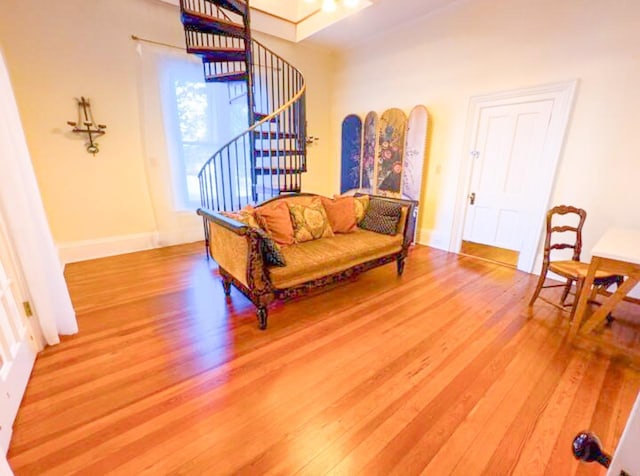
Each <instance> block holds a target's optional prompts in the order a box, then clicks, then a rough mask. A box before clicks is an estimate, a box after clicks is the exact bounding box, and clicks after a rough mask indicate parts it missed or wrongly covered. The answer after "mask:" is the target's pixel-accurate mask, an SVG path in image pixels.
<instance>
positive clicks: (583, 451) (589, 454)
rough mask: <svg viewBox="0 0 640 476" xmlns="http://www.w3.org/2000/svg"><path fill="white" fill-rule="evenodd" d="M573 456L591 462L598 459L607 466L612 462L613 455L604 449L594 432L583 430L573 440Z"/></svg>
mask: <svg viewBox="0 0 640 476" xmlns="http://www.w3.org/2000/svg"><path fill="white" fill-rule="evenodd" d="M572 449H573V456H575V457H576V459H579V460H581V461H585V462H587V463H590V462H592V461H597V462H598V463H600V464H601V465H602V466H604V467H605V468H608V467H609V464H611V456H610V455H608V454H607V453H605V452H604V451H602V447H601V445H600V440H599V439H598V437H597V436H596V435H594V434H593V433H589V432H587V431H583V432H581V433H578V434H577V435H576V437H575V438H574V440H573V445H572Z"/></svg>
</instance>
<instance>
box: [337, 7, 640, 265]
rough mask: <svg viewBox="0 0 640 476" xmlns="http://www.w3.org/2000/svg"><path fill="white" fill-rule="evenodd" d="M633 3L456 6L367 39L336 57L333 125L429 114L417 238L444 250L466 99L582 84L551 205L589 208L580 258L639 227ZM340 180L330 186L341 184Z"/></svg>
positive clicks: (639, 33) (637, 28)
mask: <svg viewBox="0 0 640 476" xmlns="http://www.w3.org/2000/svg"><path fill="white" fill-rule="evenodd" d="M639 44H640V2H637V1H629V0H589V1H584V0H563V1H561V2H559V1H557V0H537V1H535V2H531V1H530V0H508V1H507V0H461V1H458V2H454V3H452V4H451V5H449V6H448V7H446V8H443V9H441V10H438V11H436V12H435V13H433V14H431V15H427V16H424V17H421V18H418V19H415V20H413V21H412V22H410V23H407V24H402V25H398V26H397V27H396V28H395V29H394V30H393V31H392V32H389V33H385V34H381V35H380V36H378V37H375V38H370V39H367V41H363V42H362V43H360V44H359V45H357V46H355V47H353V48H352V49H350V50H348V51H345V52H343V54H342V55H341V58H340V61H339V66H338V72H337V76H336V91H335V94H334V101H333V104H334V108H333V123H332V129H333V131H334V137H335V138H336V140H335V141H334V144H333V146H334V150H335V151H336V152H335V155H336V156H337V153H338V152H337V151H339V142H338V139H337V138H338V137H339V131H340V122H341V121H342V119H343V118H344V116H346V115H347V114H349V113H360V114H361V115H364V114H366V113H367V111H369V110H375V111H378V112H382V111H384V110H385V109H387V108H390V107H400V108H402V109H404V110H405V111H407V112H408V111H409V110H410V109H411V108H412V107H413V106H414V105H416V104H424V105H426V106H427V107H428V109H429V111H430V115H431V117H430V119H431V127H432V134H431V144H430V147H429V159H430V165H429V170H428V175H427V176H428V183H427V187H426V191H425V192H424V193H423V196H422V200H421V202H422V204H423V206H422V207H421V213H420V217H419V228H420V230H421V233H420V239H421V241H422V242H426V243H429V244H431V245H433V246H437V247H442V248H447V247H448V246H449V239H450V234H451V227H452V220H453V214H454V207H455V194H456V190H457V185H458V177H459V167H460V162H461V158H462V157H463V154H465V153H467V152H468V151H464V150H462V148H463V145H462V143H463V138H464V133H465V121H466V115H467V109H468V105H469V98H470V97H471V96H474V95H479V94H485V93H492V92H499V91H505V90H510V89H516V88H521V87H527V86H536V85H541V84H547V83H553V82H559V81H565V80H571V79H579V85H578V93H577V97H576V105H575V109H574V114H573V117H572V120H571V123H570V126H569V130H568V137H567V141H566V146H565V149H564V152H563V154H562V157H561V161H560V166H559V170H558V176H557V180H556V184H555V187H554V191H553V194H552V200H551V203H550V205H555V204H561V203H566V204H573V205H576V206H579V207H582V208H585V209H586V210H587V211H588V218H587V223H586V226H585V230H584V238H585V246H584V250H585V253H584V256H583V259H588V258H589V250H590V249H591V248H592V246H593V245H594V243H595V241H597V239H598V238H599V237H600V236H601V234H602V233H603V232H604V231H605V229H606V228H607V227H609V226H621V227H635V228H640V207H639V206H638V203H640V184H639V183H638V179H639V178H640V159H639V158H638V152H637V151H638V150H640V134H638V133H637V132H636V131H635V129H636V126H637V122H638V121H637V114H638V111H640V94H638V93H637V88H638V84H640V56H639V51H640V50H639V49H638V45H639ZM337 174H338V172H337V171H336V176H335V177H334V182H335V183H336V184H337V183H338V177H337Z"/></svg>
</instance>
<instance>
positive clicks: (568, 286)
mask: <svg viewBox="0 0 640 476" xmlns="http://www.w3.org/2000/svg"><path fill="white" fill-rule="evenodd" d="M571 286H573V279H567V284H565V286H564V291H562V299H561V300H560V303H561V304H562V305H563V306H564V304H565V303H566V302H567V297H569V292H570V291H571Z"/></svg>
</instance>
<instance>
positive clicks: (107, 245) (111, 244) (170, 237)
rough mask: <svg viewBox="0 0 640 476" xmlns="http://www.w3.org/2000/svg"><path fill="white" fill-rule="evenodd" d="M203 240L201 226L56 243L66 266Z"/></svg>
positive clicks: (61, 260)
mask: <svg viewBox="0 0 640 476" xmlns="http://www.w3.org/2000/svg"><path fill="white" fill-rule="evenodd" d="M202 239H204V233H203V230H202V227H201V226H200V227H198V228H197V229H189V230H179V231H173V232H150V233H138V234H135V235H124V236H113V237H109V238H100V239H97V240H85V241H70V242H64V243H57V247H58V255H59V257H60V262H61V263H62V265H63V266H64V265H65V264H67V263H75V262H77V261H86V260H90V259H97V258H105V257H107V256H115V255H121V254H125V253H134V252H136V251H144V250H151V249H154V248H162V247H164V246H172V245H179V244H182V243H193V242H194V241H200V240H202Z"/></svg>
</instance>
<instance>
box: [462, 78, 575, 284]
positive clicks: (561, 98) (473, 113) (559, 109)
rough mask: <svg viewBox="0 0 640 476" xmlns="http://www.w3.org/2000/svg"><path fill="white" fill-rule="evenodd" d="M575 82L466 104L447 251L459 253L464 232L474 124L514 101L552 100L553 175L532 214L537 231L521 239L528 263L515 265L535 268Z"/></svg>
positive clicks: (548, 149) (476, 98)
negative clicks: (485, 110)
mask: <svg viewBox="0 0 640 476" xmlns="http://www.w3.org/2000/svg"><path fill="white" fill-rule="evenodd" d="M577 85H578V80H577V79H576V80H572V81H565V82H561V83H554V84H547V85H543V86H537V87H530V88H521V89H514V90H511V91H504V92H499V93H494V94H485V95H480V96H474V97H472V98H471V100H470V102H469V112H468V114H467V124H466V132H465V139H464V147H463V153H462V160H461V163H460V175H459V178H458V191H457V193H456V205H455V209H454V216H453V225H452V228H451V241H450V243H449V251H451V252H453V253H459V252H460V248H461V246H462V232H463V229H464V220H465V215H466V202H467V196H468V195H469V192H470V189H469V187H470V182H471V169H472V168H471V163H472V162H471V156H470V154H469V153H468V152H469V151H470V150H471V145H472V144H473V143H474V142H475V135H476V131H475V130H474V124H476V123H477V122H478V121H479V118H480V113H481V111H482V109H483V108H485V107H488V106H490V105H491V106H500V105H506V104H510V103H512V102H515V100H517V101H518V102H522V101H541V100H553V111H552V113H551V114H552V115H551V123H550V126H549V132H550V136H549V138H548V143H547V146H546V147H545V154H547V156H548V157H549V158H550V163H552V164H553V166H552V168H553V172H552V175H551V177H550V179H549V180H548V182H547V183H542V184H540V188H541V195H542V196H544V197H546V199H545V200H544V203H540V204H539V205H538V206H537V207H536V210H535V216H536V218H535V223H534V226H533V227H532V229H533V230H535V231H536V233H535V235H532V236H527V237H525V238H524V243H523V245H522V250H526V251H527V253H521V255H525V256H529V257H530V258H529V259H521V260H520V261H519V262H518V269H519V270H521V271H525V272H528V273H529V272H531V271H532V270H533V266H534V264H535V258H536V256H537V249H538V246H539V244H540V238H541V236H542V231H543V228H544V218H545V213H546V210H547V208H548V207H549V201H550V199H551V192H552V190H553V186H554V183H555V176H556V172H557V169H558V163H559V161H560V156H561V154H562V149H563V146H564V142H565V137H566V131H567V126H568V124H569V119H570V116H571V111H572V108H573V102H574V98H575V94H576V89H577Z"/></svg>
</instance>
